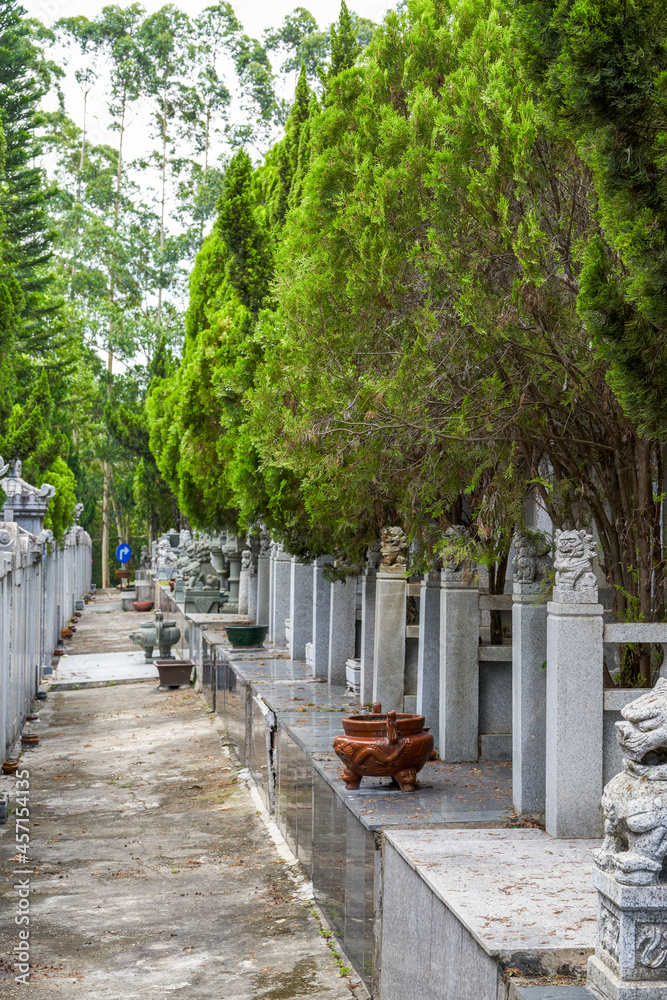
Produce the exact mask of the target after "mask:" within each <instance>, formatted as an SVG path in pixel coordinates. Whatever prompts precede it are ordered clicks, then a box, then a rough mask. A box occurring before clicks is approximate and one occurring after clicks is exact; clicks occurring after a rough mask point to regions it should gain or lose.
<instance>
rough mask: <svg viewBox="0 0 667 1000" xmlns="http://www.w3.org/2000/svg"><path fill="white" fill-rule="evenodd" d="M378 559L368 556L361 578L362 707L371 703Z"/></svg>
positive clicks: (373, 555)
mask: <svg viewBox="0 0 667 1000" xmlns="http://www.w3.org/2000/svg"><path fill="white" fill-rule="evenodd" d="M378 558H379V553H378V552H374V553H371V554H370V555H369V559H368V564H367V566H366V569H365V570H364V572H363V575H362V577H361V672H360V673H361V684H360V688H359V700H360V701H361V704H362V705H368V704H370V703H371V702H372V701H373V649H374V646H375V593H376V587H377V568H376V567H377V562H378Z"/></svg>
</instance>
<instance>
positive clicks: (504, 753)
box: [479, 733, 512, 760]
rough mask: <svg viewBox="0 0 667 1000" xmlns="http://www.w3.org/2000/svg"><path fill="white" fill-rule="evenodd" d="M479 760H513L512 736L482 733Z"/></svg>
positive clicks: (508, 734)
mask: <svg viewBox="0 0 667 1000" xmlns="http://www.w3.org/2000/svg"><path fill="white" fill-rule="evenodd" d="M479 759H480V760H511V759H512V734H511V733H480V734H479Z"/></svg>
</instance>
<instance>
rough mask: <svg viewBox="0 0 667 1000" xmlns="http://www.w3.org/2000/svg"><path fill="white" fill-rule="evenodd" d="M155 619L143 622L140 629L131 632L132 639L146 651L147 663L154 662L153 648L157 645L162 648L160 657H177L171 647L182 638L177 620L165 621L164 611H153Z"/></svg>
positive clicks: (168, 658)
mask: <svg viewBox="0 0 667 1000" xmlns="http://www.w3.org/2000/svg"><path fill="white" fill-rule="evenodd" d="M153 618H154V621H152V622H142V623H141V625H140V626H139V628H138V629H135V631H134V632H130V639H131V640H132V642H134V643H136V644H137V646H141V648H142V649H143V651H144V659H145V661H146V663H152V662H153V650H154V648H155V646H157V647H158V648H159V650H160V658H161V659H163V660H173V659H175V657H174V655H173V653H172V652H171V647H172V646H175V645H176V643H177V642H178V640H179V639H180V638H181V630H180V628H178V627H177V625H176V622H175V621H165V620H164V614H163V613H162V611H155V612H154V613H153Z"/></svg>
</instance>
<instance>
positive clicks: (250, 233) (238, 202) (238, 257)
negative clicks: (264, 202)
mask: <svg viewBox="0 0 667 1000" xmlns="http://www.w3.org/2000/svg"><path fill="white" fill-rule="evenodd" d="M216 225H217V229H218V232H219V233H220V235H221V237H222V239H223V241H224V243H225V245H226V247H227V251H228V254H229V257H228V260H227V275H228V277H229V281H230V283H231V285H232V286H233V288H234V289H235V291H236V293H237V295H238V297H239V300H240V301H241V302H242V303H243V305H245V306H246V307H247V308H248V309H249V310H250V311H251V312H252V313H253V314H254V315H257V311H258V310H259V307H260V305H261V304H262V301H263V299H264V297H265V295H266V293H267V290H268V283H269V280H270V277H271V267H272V264H271V252H270V249H269V238H268V233H267V231H266V229H265V228H264V226H263V225H262V223H261V221H260V220H259V218H258V215H257V212H256V210H255V204H254V198H253V196H252V164H251V162H250V157H249V156H248V154H247V153H246V151H245V150H244V149H241V150H239V152H238V153H237V154H236V156H235V157H234V159H233V160H232V161H231V163H230V164H229V168H228V170H227V173H226V174H225V192H224V194H223V196H222V198H221V204H220V215H219V218H218V222H217V224H216Z"/></svg>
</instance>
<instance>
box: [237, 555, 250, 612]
mask: <svg viewBox="0 0 667 1000" xmlns="http://www.w3.org/2000/svg"><path fill="white" fill-rule="evenodd" d="M249 579H250V567H245V566H241V573H240V575H239V605H238V607H239V614H240V615H247V614H248V585H249Z"/></svg>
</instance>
